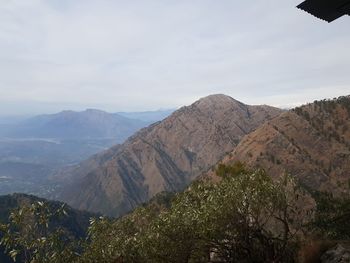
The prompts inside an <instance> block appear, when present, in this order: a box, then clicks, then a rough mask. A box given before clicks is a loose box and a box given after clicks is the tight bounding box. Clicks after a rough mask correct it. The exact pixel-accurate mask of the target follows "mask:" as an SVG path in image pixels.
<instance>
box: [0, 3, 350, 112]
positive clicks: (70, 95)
mask: <svg viewBox="0 0 350 263" xmlns="http://www.w3.org/2000/svg"><path fill="white" fill-rule="evenodd" d="M298 2H299V1H291V0H289V1H279V0H257V1H254V3H251V2H249V1H243V2H242V1H232V0H221V1H212V0H190V1H189V0H186V1H185V0H178V1H173V0H164V1H163V0H162V1H159V0H150V1H142V0H130V1H121V0H116V1H109V0H100V1H93V0H84V1H83V0H77V1H68V0H25V1H24V0H0V102H7V103H6V105H8V106H7V107H1V108H0V110H1V111H3V113H4V112H5V111H6V110H7V111H9V112H10V111H14V110H15V109H14V108H17V107H16V106H15V105H17V104H19V103H23V102H27V103H26V105H28V109H18V108H17V109H16V110H17V111H18V112H19V111H24V112H27V111H30V110H31V109H30V108H31V106H29V105H34V104H35V103H42V104H43V105H47V103H51V104H55V105H60V107H65V105H66V107H74V105H76V106H77V107H85V106H86V107H89V106H90V105H98V106H100V107H101V108H105V109H109V110H142V109H154V108H160V107H162V108H169V107H176V106H181V105H183V104H189V103H191V102H193V100H194V99H196V98H199V97H201V96H205V95H208V94H211V93H226V94H228V95H231V96H233V97H235V98H237V99H242V100H244V102H247V103H256V102H258V103H266V104H274V105H294V104H296V103H299V102H304V101H305V99H309V98H310V99H311V98H313V96H311V95H312V94H315V93H316V94H317V96H318V97H320V98H322V97H329V96H331V97H332V96H333V95H332V94H334V96H337V95H341V94H343V93H344V94H346V93H350V86H349V84H350V74H348V69H349V68H350V53H349V52H348V47H349V44H350V36H349V35H348V25H349V22H350V18H349V17H345V18H343V19H340V20H337V21H335V22H334V23H332V24H327V23H324V22H322V21H320V20H317V19H315V18H313V17H312V16H310V15H308V14H306V13H303V12H301V11H300V10H297V9H296V8H295V6H296V5H297V4H298ZM291 94H298V95H297V96H291ZM310 94H311V95H310ZM16 103H17V104H16ZM4 105H5V104H4ZM11 105H13V107H11ZM44 108H45V107H44V106H43V107H42V108H41V109H44ZM56 108H57V107H56ZM56 108H55V109H56ZM48 110H49V107H48Z"/></svg>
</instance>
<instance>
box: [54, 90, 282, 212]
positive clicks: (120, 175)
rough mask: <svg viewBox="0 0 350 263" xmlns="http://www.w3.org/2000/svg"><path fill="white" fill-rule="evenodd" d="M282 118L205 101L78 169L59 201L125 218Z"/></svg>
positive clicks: (214, 98)
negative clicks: (90, 166)
mask: <svg viewBox="0 0 350 263" xmlns="http://www.w3.org/2000/svg"><path fill="white" fill-rule="evenodd" d="M281 112H282V110H280V109H277V108H273V107H269V106H249V105H245V104H243V103H241V102H238V101H236V100H234V99H233V98H231V97H228V96H226V95H222V94H219V95H211V96H208V97H205V98H202V99H200V100H198V101H196V102H195V103H193V104H191V105H190V106H184V107H182V108H180V109H179V110H177V111H175V112H174V113H173V114H172V115H170V116H169V117H167V118H166V119H164V120H163V121H161V122H158V123H155V124H152V125H150V126H149V127H146V128H143V129H141V130H140V131H139V132H137V133H136V134H134V135H133V136H131V137H130V138H129V139H128V140H127V141H126V142H125V143H123V144H122V145H121V146H120V147H118V149H117V150H115V152H114V153H112V154H111V155H110V156H109V158H107V159H106V160H104V161H103V162H102V164H100V165H99V166H98V167H97V168H96V167H95V168H94V169H92V170H89V171H84V173H83V174H85V175H83V176H81V173H79V172H77V171H79V167H78V168H77V169H76V170H75V173H77V174H79V176H77V177H78V178H79V180H78V181H75V183H73V184H72V185H69V186H65V187H63V188H64V190H63V192H61V193H58V197H59V198H61V199H62V200H63V201H66V202H68V203H69V204H71V205H72V206H73V207H76V208H79V209H87V210H91V211H94V212H97V211H98V212H102V213H107V214H109V215H114V216H118V215H121V214H123V213H125V212H128V211H130V210H131V209H133V208H134V207H136V206H137V205H139V204H141V203H144V202H146V201H148V200H149V199H150V198H151V197H153V196H154V195H155V194H157V193H159V192H162V191H179V190H182V189H184V188H185V187H186V186H187V185H188V184H189V183H190V182H191V181H193V180H194V179H195V178H196V177H197V176H198V175H199V174H200V173H201V172H203V171H204V170H206V169H209V168H210V167H211V165H213V164H215V163H216V162H217V161H218V160H219V159H220V158H221V157H223V156H224V154H225V153H226V152H229V151H230V150H232V149H233V148H234V147H235V146H236V145H237V144H238V142H239V141H240V139H241V138H242V137H243V136H244V135H246V134H247V133H249V132H251V131H252V130H254V129H255V128H257V127H258V126H259V125H261V124H262V123H263V122H265V121H266V120H268V119H271V118H273V117H275V116H277V115H279V114H280V113H281ZM75 173H73V174H72V175H70V176H71V178H74V175H75ZM73 181H74V179H73Z"/></svg>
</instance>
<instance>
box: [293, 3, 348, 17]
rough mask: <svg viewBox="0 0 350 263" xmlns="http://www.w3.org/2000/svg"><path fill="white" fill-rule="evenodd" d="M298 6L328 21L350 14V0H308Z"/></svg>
mask: <svg viewBox="0 0 350 263" xmlns="http://www.w3.org/2000/svg"><path fill="white" fill-rule="evenodd" d="M298 8H300V9H302V10H304V11H306V12H308V13H310V14H312V15H314V16H316V17H318V18H320V19H323V20H325V21H327V22H332V21H334V20H336V19H338V18H339V17H341V16H343V15H350V0H306V1H304V2H303V3H301V4H300V5H298Z"/></svg>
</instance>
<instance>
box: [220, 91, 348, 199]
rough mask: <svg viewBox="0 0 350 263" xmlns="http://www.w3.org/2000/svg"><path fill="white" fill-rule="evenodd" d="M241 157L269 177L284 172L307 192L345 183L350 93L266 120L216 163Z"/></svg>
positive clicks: (335, 188) (333, 188) (341, 186)
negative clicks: (264, 170) (265, 172)
mask: <svg viewBox="0 0 350 263" xmlns="http://www.w3.org/2000/svg"><path fill="white" fill-rule="evenodd" d="M235 161H243V162H245V163H247V164H248V165H250V166H259V167H262V168H265V169H266V170H268V171H269V173H270V174H272V175H273V176H280V175H281V174H283V173H284V172H288V173H290V174H291V175H292V176H295V177H296V178H298V179H299V180H300V182H301V183H302V184H303V185H304V186H305V187H307V188H308V189H312V190H315V189H316V190H326V191H331V192H333V193H336V194H339V193H341V192H347V191H349V187H350V172H349V171H350V97H349V96H348V97H340V98H338V99H334V100H323V101H315V102H314V103H311V104H307V105H304V106H302V107H298V108H295V109H293V110H291V111H288V112H285V113H283V114H281V115H280V116H278V117H276V118H274V119H272V120H270V121H268V122H266V123H265V124H263V125H262V126H261V127H259V128H258V129H256V130H255V131H254V132H252V133H250V134H249V135H247V136H245V137H244V138H243V140H242V141H241V142H240V143H239V145H238V146H237V147H236V148H235V149H234V150H233V151H232V152H231V153H229V154H228V155H226V157H225V158H223V160H222V161H221V162H223V163H226V164H228V163H232V162H235Z"/></svg>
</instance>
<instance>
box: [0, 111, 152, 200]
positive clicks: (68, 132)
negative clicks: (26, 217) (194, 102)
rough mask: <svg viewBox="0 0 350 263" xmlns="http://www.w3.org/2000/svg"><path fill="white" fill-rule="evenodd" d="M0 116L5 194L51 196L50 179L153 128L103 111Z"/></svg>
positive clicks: (0, 191) (0, 178) (0, 158)
mask: <svg viewBox="0 0 350 263" xmlns="http://www.w3.org/2000/svg"><path fill="white" fill-rule="evenodd" d="M23 118H24V117H13V118H12V117H1V118H0V182H1V184H0V195H1V194H9V193H14V192H24V193H29V194H35V195H39V196H43V197H46V196H47V195H48V194H49V193H50V192H52V190H53V189H54V188H56V185H55V184H52V182H51V181H49V180H47V177H48V176H49V175H51V173H53V171H55V170H56V169H58V168H59V167H63V166H67V165H72V164H76V163H79V162H80V161H82V160H84V159H87V158H89V157H90V156H92V155H93V154H96V153H98V152H101V151H104V150H106V149H108V148H109V147H111V146H113V145H116V144H118V143H122V142H124V141H125V140H126V139H127V138H128V137H129V136H131V135H132V134H133V133H135V132H136V131H137V130H139V129H141V128H142V127H145V126H147V125H149V124H150V122H149V121H142V120H137V119H129V118H126V117H123V116H121V115H119V114H115V113H107V112H104V111H100V110H92V109H90V110H86V111H82V112H74V111H63V112H60V113H57V114H47V115H40V116H36V117H31V118H28V119H23Z"/></svg>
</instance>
